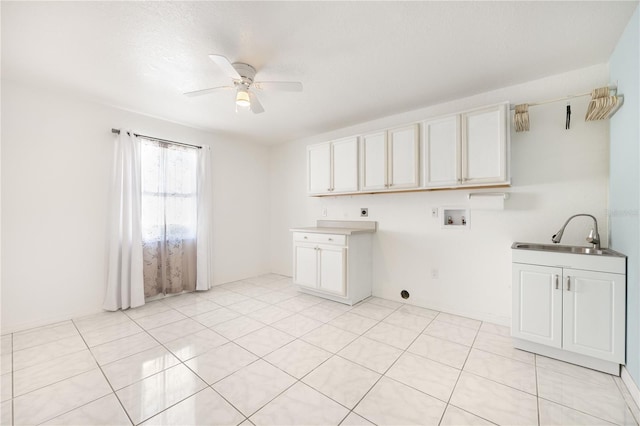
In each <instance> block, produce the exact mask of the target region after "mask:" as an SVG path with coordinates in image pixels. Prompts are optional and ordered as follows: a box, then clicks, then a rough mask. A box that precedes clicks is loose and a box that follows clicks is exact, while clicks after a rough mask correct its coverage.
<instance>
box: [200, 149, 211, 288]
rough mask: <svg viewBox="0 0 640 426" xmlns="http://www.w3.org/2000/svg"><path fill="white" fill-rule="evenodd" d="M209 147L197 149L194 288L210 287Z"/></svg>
mask: <svg viewBox="0 0 640 426" xmlns="http://www.w3.org/2000/svg"><path fill="white" fill-rule="evenodd" d="M211 187H212V181H211V149H210V148H209V147H208V146H206V145H205V146H203V147H202V149H199V150H198V223H197V236H198V254H197V268H196V271H197V280H196V290H209V289H210V288H211V281H212V270H211V267H212V266H211V246H212V239H211V230H212V227H211V217H212V212H211V205H212V197H211Z"/></svg>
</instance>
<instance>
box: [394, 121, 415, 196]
mask: <svg viewBox="0 0 640 426" xmlns="http://www.w3.org/2000/svg"><path fill="white" fill-rule="evenodd" d="M388 141H389V159H388V161H387V162H388V171H387V181H388V182H387V183H388V185H389V186H388V188H389V189H403V188H417V187H418V185H419V184H420V180H419V179H420V172H419V164H420V163H419V158H418V143H419V137H418V125H417V124H413V125H411V126H407V127H401V128H398V129H393V130H389V139H388Z"/></svg>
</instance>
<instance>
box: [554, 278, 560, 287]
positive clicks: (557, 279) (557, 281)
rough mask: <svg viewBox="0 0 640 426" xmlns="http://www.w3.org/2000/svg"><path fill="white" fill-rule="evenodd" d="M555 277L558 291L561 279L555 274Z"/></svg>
mask: <svg viewBox="0 0 640 426" xmlns="http://www.w3.org/2000/svg"><path fill="white" fill-rule="evenodd" d="M554 277H555V278H556V290H558V288H559V285H560V283H559V281H560V279H559V277H558V274H555V275H554Z"/></svg>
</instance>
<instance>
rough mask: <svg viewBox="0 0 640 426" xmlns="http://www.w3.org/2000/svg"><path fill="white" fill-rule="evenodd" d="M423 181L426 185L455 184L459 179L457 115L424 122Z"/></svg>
mask: <svg viewBox="0 0 640 426" xmlns="http://www.w3.org/2000/svg"><path fill="white" fill-rule="evenodd" d="M422 132H423V137H422V140H423V143H424V147H423V150H422V164H423V176H422V179H423V182H424V186H427V187H443V186H454V185H457V184H458V183H459V182H460V160H461V159H460V116H459V115H455V116H451V117H446V118H442V119H439V120H432V121H427V122H425V123H424V124H423V127H422Z"/></svg>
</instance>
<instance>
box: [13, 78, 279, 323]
mask: <svg viewBox="0 0 640 426" xmlns="http://www.w3.org/2000/svg"><path fill="white" fill-rule="evenodd" d="M112 127H115V128H128V129H132V130H134V131H136V132H138V133H141V134H147V135H152V136H157V137H160V138H166V139H170V140H177V141H182V142H186V143H193V144H209V145H210V146H211V147H212V157H213V179H214V182H213V186H214V188H213V191H214V200H213V201H214V214H213V218H212V220H213V231H214V235H215V239H214V246H213V250H214V260H213V264H214V274H213V280H214V283H215V284H219V283H223V282H228V281H233V280H237V279H241V278H246V277H249V276H254V275H257V274H261V273H265V272H267V271H268V269H269V268H268V257H267V255H266V253H267V250H268V232H267V231H266V229H267V227H268V224H269V222H268V214H265V213H264V210H262V211H260V213H258V212H257V210H256V208H260V207H263V208H264V206H266V205H267V204H268V189H269V187H268V182H267V179H266V177H267V176H268V149H267V148H266V147H265V146H260V145H256V144H253V143H248V142H244V141H239V140H233V139H229V138H226V137H224V136H221V135H216V134H212V133H207V132H204V131H199V130H196V129H192V128H188V127H185V126H181V125H178V124H174V123H169V122H166V121H162V120H158V119H154V118H150V117H147V116H143V115H139V114H135V113H131V112H127V111H123V110H119V109H117V108H113V107H108V106H104V105H100V104H97V103H94V102H90V101H87V100H82V99H78V98H73V97H71V96H69V95H67V94H65V93H56V92H49V91H44V90H36V89H34V88H30V87H25V86H22V85H18V84H16V83H11V82H7V81H2V151H3V152H2V166H1V170H2V197H3V211H2V332H3V333H5V332H8V331H14V330H17V329H24V328H28V327H32V326H37V325H40V324H46V323H49V322H53V321H59V320H64V319H68V318H71V317H75V316H79V315H83V314H89V313H94V312H98V311H100V309H101V305H102V301H103V296H104V291H105V280H106V260H107V259H106V253H107V252H106V241H107V239H106V235H107V228H106V227H107V216H106V215H107V211H108V208H107V207H108V206H107V196H108V195H107V194H108V189H109V179H110V173H111V166H112V156H113V154H112V153H113V135H112V134H111V128H112Z"/></svg>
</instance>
